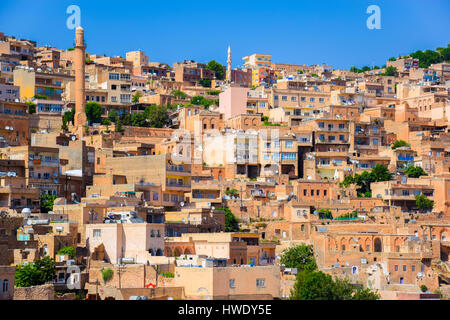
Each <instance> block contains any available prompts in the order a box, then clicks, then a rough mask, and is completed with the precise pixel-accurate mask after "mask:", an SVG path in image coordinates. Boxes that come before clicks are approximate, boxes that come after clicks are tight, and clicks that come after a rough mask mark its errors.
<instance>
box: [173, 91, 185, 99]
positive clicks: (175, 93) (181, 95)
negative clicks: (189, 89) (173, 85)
mask: <svg viewBox="0 0 450 320" xmlns="http://www.w3.org/2000/svg"><path fill="white" fill-rule="evenodd" d="M172 95H173V96H174V98H175V99H186V97H187V94H186V93H184V92H183V91H181V90H173V91H172Z"/></svg>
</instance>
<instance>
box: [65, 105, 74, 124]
mask: <svg viewBox="0 0 450 320" xmlns="http://www.w3.org/2000/svg"><path fill="white" fill-rule="evenodd" d="M69 122H72V125H73V124H75V108H72V109H71V110H69V111H66V112H64V115H63V123H69Z"/></svg>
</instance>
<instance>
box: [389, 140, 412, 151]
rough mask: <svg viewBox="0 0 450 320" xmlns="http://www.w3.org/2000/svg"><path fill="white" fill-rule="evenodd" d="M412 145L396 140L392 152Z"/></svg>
mask: <svg viewBox="0 0 450 320" xmlns="http://www.w3.org/2000/svg"><path fill="white" fill-rule="evenodd" d="M409 146H410V144H409V143H408V142H406V141H404V140H396V141H394V144H393V145H392V150H395V149H398V148H401V147H409Z"/></svg>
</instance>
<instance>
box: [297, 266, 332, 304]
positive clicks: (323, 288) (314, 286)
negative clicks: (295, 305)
mask: <svg viewBox="0 0 450 320" xmlns="http://www.w3.org/2000/svg"><path fill="white" fill-rule="evenodd" d="M291 300H338V299H337V297H336V296H335V283H334V281H333V279H332V278H331V276H330V275H328V274H325V273H323V272H320V271H318V272H311V271H303V272H300V273H299V274H297V280H296V281H295V284H294V288H293V289H292V291H291Z"/></svg>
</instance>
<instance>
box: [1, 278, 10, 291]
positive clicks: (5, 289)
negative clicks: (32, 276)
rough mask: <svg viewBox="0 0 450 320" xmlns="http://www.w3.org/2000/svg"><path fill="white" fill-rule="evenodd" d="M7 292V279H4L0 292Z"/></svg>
mask: <svg viewBox="0 0 450 320" xmlns="http://www.w3.org/2000/svg"><path fill="white" fill-rule="evenodd" d="M8 292H9V280H8V279H5V280H3V285H2V293H8Z"/></svg>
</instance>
